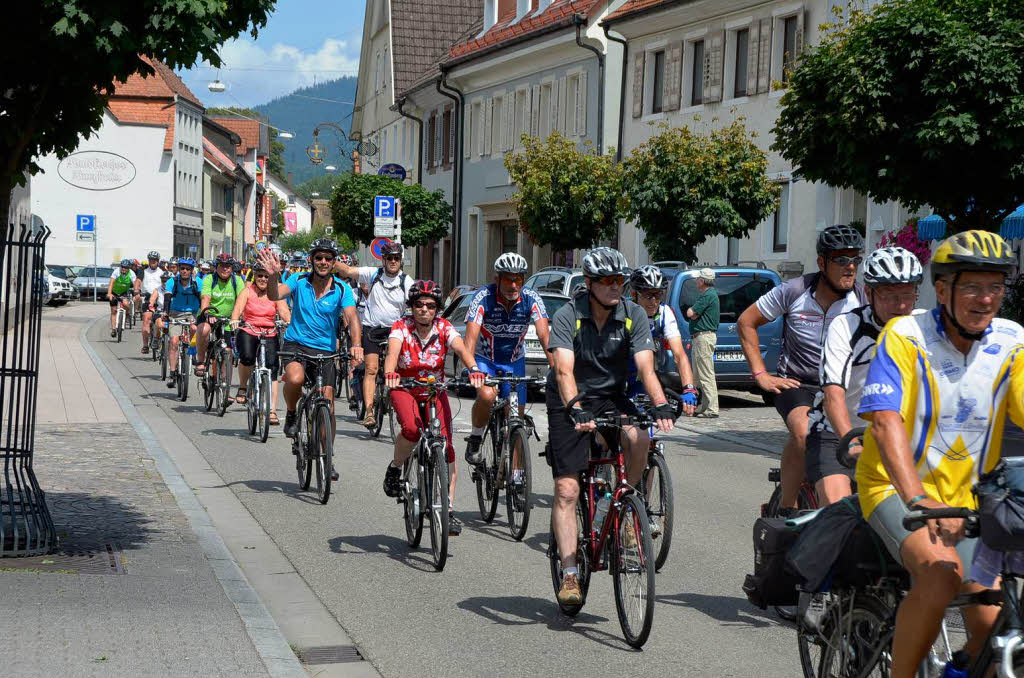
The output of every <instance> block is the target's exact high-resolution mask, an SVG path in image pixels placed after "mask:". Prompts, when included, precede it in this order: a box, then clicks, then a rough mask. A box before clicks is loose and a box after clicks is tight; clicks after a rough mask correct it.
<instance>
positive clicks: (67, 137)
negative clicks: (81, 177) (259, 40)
mask: <svg viewBox="0 0 1024 678" xmlns="http://www.w3.org/2000/svg"><path fill="white" fill-rule="evenodd" d="M274 4H275V0H232V1H231V2H214V1H213V0H135V2H105V1H103V0H32V2H17V3H13V4H11V5H10V6H7V7H5V16H4V21H5V23H6V24H7V25H8V26H10V27H17V28H16V30H10V31H8V39H7V40H6V41H5V43H4V67H3V68H2V69H0V92H3V115H0V210H2V213H3V214H6V213H7V209H8V203H9V201H10V191H11V189H12V188H13V187H14V185H15V184H16V183H21V182H23V181H24V176H25V175H26V174H34V173H36V172H37V171H39V167H38V165H36V164H35V163H34V162H33V160H32V159H33V158H36V157H39V156H43V155H47V154H49V153H56V154H57V155H58V156H59V157H65V156H67V155H68V154H70V153H71V152H72V151H74V150H75V148H76V147H77V146H78V143H79V137H80V135H86V136H88V135H90V134H92V133H93V132H95V131H96V130H98V129H99V128H100V125H101V124H102V122H103V109H104V108H105V106H106V103H107V100H108V98H109V96H110V93H111V92H112V91H113V90H114V87H115V85H116V82H117V81H124V80H126V79H127V78H128V77H129V76H130V75H132V74H133V73H143V74H147V75H148V74H152V69H151V68H150V67H149V66H148V65H147V64H146V63H145V62H144V61H143V60H142V58H141V57H142V56H147V57H151V58H153V59H157V60H160V61H163V62H165V63H167V64H168V65H169V66H170V67H171V68H178V67H189V66H192V65H193V64H194V63H195V62H196V60H197V58H200V59H205V60H207V61H209V62H210V63H211V64H213V65H215V66H219V65H220V63H221V60H220V57H219V56H218V55H217V49H218V48H219V47H220V46H221V45H222V44H223V43H224V42H225V41H226V40H230V39H232V38H235V37H237V36H238V35H239V34H241V33H243V32H246V31H249V32H250V33H251V34H252V36H253V37H255V36H256V33H257V29H258V28H262V27H263V26H265V25H266V23H267V15H268V13H269V12H270V11H271V10H272V9H273V8H274Z"/></svg>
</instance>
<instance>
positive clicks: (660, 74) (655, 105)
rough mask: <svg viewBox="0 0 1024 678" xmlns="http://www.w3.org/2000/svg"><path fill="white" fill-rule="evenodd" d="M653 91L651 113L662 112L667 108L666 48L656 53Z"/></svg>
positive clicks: (652, 82)
mask: <svg viewBox="0 0 1024 678" xmlns="http://www.w3.org/2000/svg"><path fill="white" fill-rule="evenodd" d="M651 93H652V97H651V113H661V112H662V111H663V110H665V50H662V51H660V52H655V53H654V77H653V79H652V81H651Z"/></svg>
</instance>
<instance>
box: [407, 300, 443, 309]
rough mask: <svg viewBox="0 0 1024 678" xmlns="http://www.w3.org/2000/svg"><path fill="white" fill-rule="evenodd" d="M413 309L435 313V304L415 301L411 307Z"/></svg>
mask: <svg viewBox="0 0 1024 678" xmlns="http://www.w3.org/2000/svg"><path fill="white" fill-rule="evenodd" d="M412 307H413V308H425V309H427V310H428V311H436V310H437V304H435V303H434V302H432V301H417V302H416V303H414V304H413V305H412Z"/></svg>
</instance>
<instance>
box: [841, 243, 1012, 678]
mask: <svg viewBox="0 0 1024 678" xmlns="http://www.w3.org/2000/svg"><path fill="white" fill-rule="evenodd" d="M1015 263H1016V257H1015V256H1014V253H1013V251H1012V250H1011V249H1010V247H1009V245H1008V244H1007V243H1006V242H1005V241H1004V240H1003V239H1002V238H1000V237H999V236H998V235H996V234H994V233H989V232H988V231H980V230H978V231H965V232H963V233H958V234H957V235H954V236H952V237H951V238H947V239H946V240H944V241H943V242H942V243H940V244H939V246H938V248H937V249H936V250H935V254H934V255H933V256H932V264H931V275H932V283H933V284H934V286H935V296H936V299H937V306H936V307H935V308H934V309H932V310H931V311H929V312H926V313H919V314H916V315H911V316H903V317H901V318H897V319H895V320H892V321H890V322H889V323H888V325H886V327H885V329H884V331H883V332H882V334H881V336H880V337H879V339H878V347H877V349H876V351H877V353H876V355H875V358H874V360H873V361H872V362H871V366H870V367H869V368H868V376H867V379H866V382H867V383H866V385H865V386H864V389H863V396H862V397H861V401H860V407H859V410H858V412H859V414H860V416H861V417H863V418H864V419H867V420H868V421H869V422H870V425H869V427H868V430H867V433H866V434H865V437H864V451H863V452H862V453H861V455H860V459H859V460H858V462H857V475H856V478H857V486H858V492H859V497H860V505H861V508H862V509H863V511H864V515H865V516H866V517H867V520H868V523H869V524H870V525H871V527H872V528H874V530H875V532H876V533H877V534H878V535H879V536H880V537H881V538H882V541H883V542H884V543H885V545H886V547H887V548H888V549H889V551H890V553H891V554H892V555H893V557H894V558H896V560H897V561H898V562H901V563H902V564H903V566H904V567H906V568H907V570H909V572H910V576H911V579H910V580H911V588H910V591H909V593H908V594H907V595H906V597H904V598H903V601H902V603H901V604H900V608H899V612H898V613H897V615H896V631H895V635H894V636H893V648H892V674H891V675H892V676H893V678H910V677H911V676H913V675H915V673H914V672H915V670H916V668H917V667H918V664H919V663H920V661H921V660H922V659H923V657H924V656H925V654H926V653H927V651H928V649H929V648H930V647H931V645H932V642H933V640H934V639H935V637H936V636H937V634H938V632H939V628H940V625H941V622H942V619H943V616H944V615H945V611H946V607H947V605H948V604H949V603H950V601H952V600H953V598H954V597H955V596H956V594H957V593H959V592H961V591H965V592H973V591H977V590H980V589H981V587H980V586H979V585H978V584H977V583H963V580H965V579H966V575H967V570H968V568H969V567H970V562H971V559H972V556H973V552H974V546H975V542H976V540H975V539H964V525H963V521H962V520H959V519H943V520H932V521H928V524H927V526H926V527H925V528H921V529H919V530H917V531H915V532H908V531H907V530H906V529H904V527H903V516H905V515H906V514H907V513H908V510H909V509H913V508H917V507H921V508H940V507H943V506H954V507H967V508H974V507H975V506H976V500H975V498H974V496H973V495H972V493H971V487H972V486H973V485H974V484H975V483H976V482H977V480H978V476H979V475H980V474H981V473H984V472H987V471H990V470H992V468H993V467H994V466H995V465H996V464H997V463H998V462H999V458H1000V454H1001V448H1002V443H1003V435H1002V433H1003V429H1004V426H1005V425H1006V417H1007V415H1009V416H1010V418H1011V419H1012V420H1013V421H1014V423H1016V424H1018V425H1021V424H1024V353H1022V351H1024V328H1021V326H1020V325H1018V324H1017V323H1015V322H1012V321H1009V320H1004V319H1003V318H997V317H995V316H996V313H997V312H998V310H999V306H1000V303H1001V302H1002V300H1003V296H1004V294H1005V293H1006V277H1007V275H1009V274H1010V272H1011V271H1012V270H1013V268H1014V265H1015ZM963 611H964V615H965V617H966V621H967V630H968V642H967V648H966V649H967V650H968V651H969V652H970V653H971V654H972V655H977V653H978V652H979V650H980V649H981V647H982V643H983V642H984V639H985V638H986V636H987V634H988V630H989V629H990V628H991V626H992V624H993V623H994V621H995V618H996V615H997V613H998V611H999V608H998V607H995V606H980V605H976V606H970V607H966V608H964V609H963Z"/></svg>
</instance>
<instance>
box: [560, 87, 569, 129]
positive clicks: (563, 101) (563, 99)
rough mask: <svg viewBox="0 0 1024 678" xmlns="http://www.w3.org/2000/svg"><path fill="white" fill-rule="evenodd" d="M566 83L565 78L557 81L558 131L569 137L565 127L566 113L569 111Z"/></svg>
mask: <svg viewBox="0 0 1024 678" xmlns="http://www.w3.org/2000/svg"><path fill="white" fill-rule="evenodd" d="M568 92H569V90H568V83H567V82H566V79H565V78H559V79H558V131H559V132H561V133H562V134H563V135H565V136H569V129H568V128H567V127H566V125H565V123H566V119H567V117H568V116H567V113H568V111H569V97H568Z"/></svg>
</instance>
